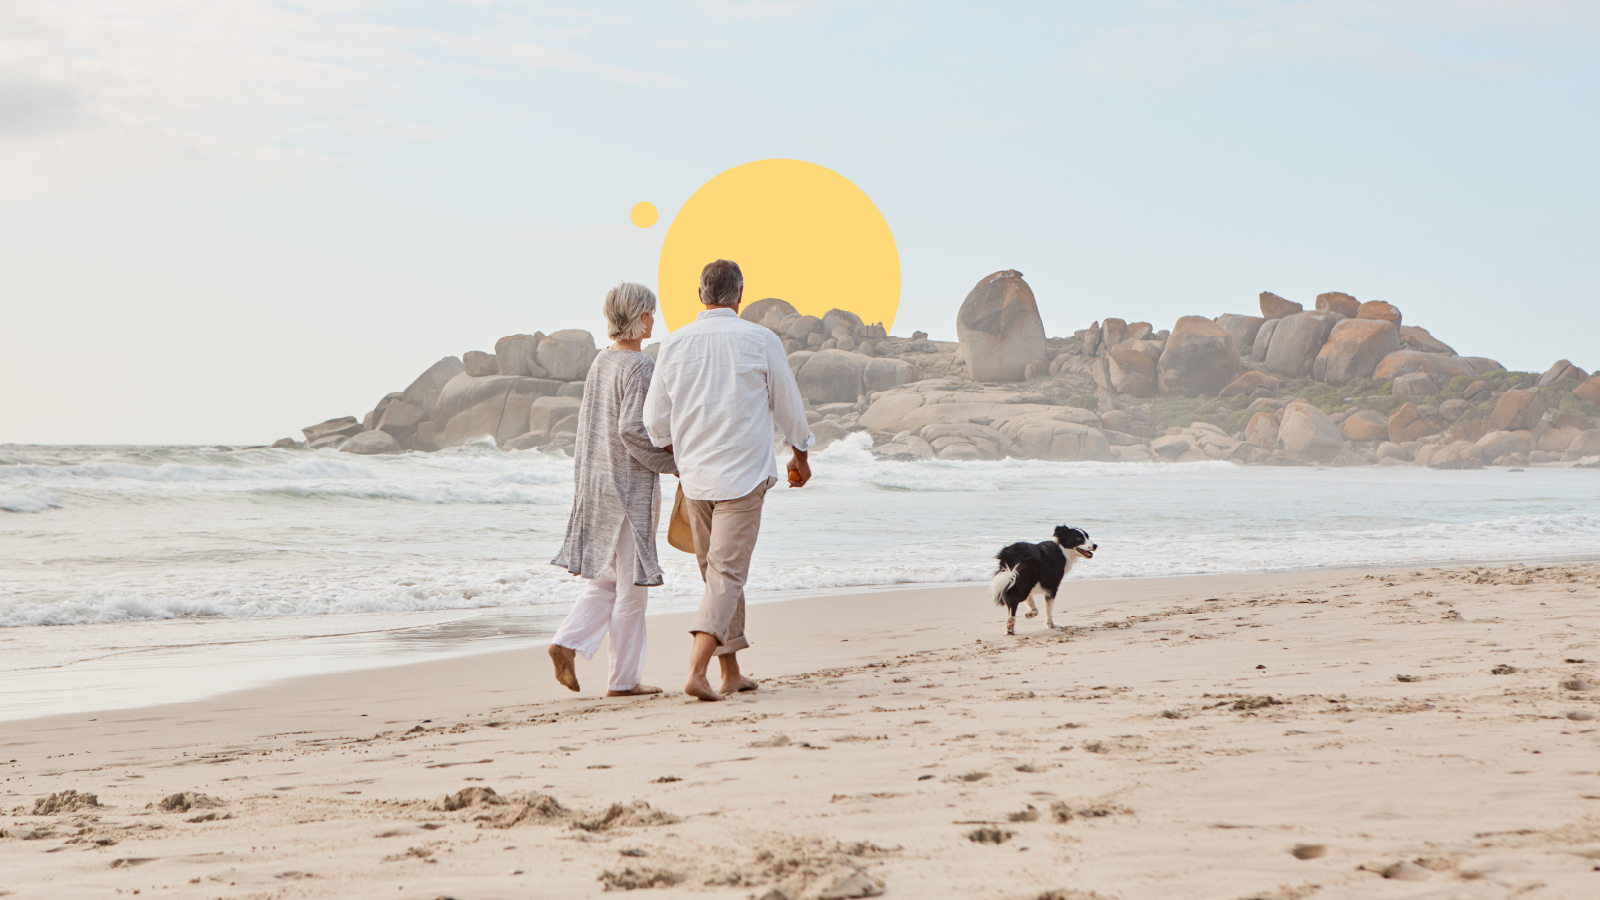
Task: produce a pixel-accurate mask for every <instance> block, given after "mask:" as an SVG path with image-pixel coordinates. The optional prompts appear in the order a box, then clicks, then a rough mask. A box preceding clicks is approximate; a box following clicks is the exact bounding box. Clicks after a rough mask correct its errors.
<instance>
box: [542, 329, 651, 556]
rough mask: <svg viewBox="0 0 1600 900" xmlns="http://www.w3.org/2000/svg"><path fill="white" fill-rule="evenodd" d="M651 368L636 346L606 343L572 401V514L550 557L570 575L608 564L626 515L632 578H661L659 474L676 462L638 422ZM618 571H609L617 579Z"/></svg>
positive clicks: (649, 359)
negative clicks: (614, 347) (575, 420)
mask: <svg viewBox="0 0 1600 900" xmlns="http://www.w3.org/2000/svg"><path fill="white" fill-rule="evenodd" d="M655 369H656V364H655V360H653V359H651V358H650V357H648V356H645V355H644V354H643V353H637V352H634V351H631V350H612V349H610V348H607V349H605V350H601V351H600V355H599V356H596V357H595V360H594V364H593V365H591V366H590V367H589V377H588V378H586V379H585V380H584V384H583V403H582V405H580V406H579V407H578V443H577V446H576V448H575V449H574V452H573V455H574V460H573V462H574V464H573V484H574V489H573V493H572V516H571V517H570V518H569V519H568V520H567V539H566V542H565V543H564V544H562V546H561V552H560V553H559V554H557V555H556V558H555V559H553V560H551V563H552V564H554V565H558V566H562V567H564V568H565V569H566V570H567V571H569V572H571V573H572V574H574V575H582V576H583V577H585V578H594V577H596V576H598V575H599V574H600V573H602V572H604V571H605V570H606V569H607V568H608V567H609V566H610V565H611V562H612V558H613V557H614V556H615V555H616V550H617V535H618V534H619V533H620V532H621V530H622V520H623V518H624V517H626V518H627V520H628V524H629V525H631V526H632V528H633V543H634V546H635V547H636V548H638V552H637V553H635V554H634V559H635V560H636V562H635V564H634V571H633V583H634V584H642V585H658V584H661V563H660V562H659V561H658V560H657V559H656V515H657V511H658V510H659V509H660V508H661V479H660V475H676V474H678V467H677V465H676V464H674V463H673V460H672V454H671V453H670V452H668V451H666V450H661V449H659V448H657V447H656V446H655V445H654V444H652V443H650V436H649V435H648V434H646V433H645V430H644V395H645V392H646V391H648V390H649V389H650V375H651V374H652V373H653V372H655ZM624 577H626V576H625V575H624V574H623V573H621V572H618V573H617V578H618V580H621V579H622V578H624Z"/></svg>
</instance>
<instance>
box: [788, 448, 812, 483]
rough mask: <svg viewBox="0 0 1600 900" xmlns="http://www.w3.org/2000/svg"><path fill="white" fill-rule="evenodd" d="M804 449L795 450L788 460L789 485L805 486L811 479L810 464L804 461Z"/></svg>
mask: <svg viewBox="0 0 1600 900" xmlns="http://www.w3.org/2000/svg"><path fill="white" fill-rule="evenodd" d="M806 456H807V454H806V451H804V450H795V451H794V457H793V458H792V459H790V460H789V487H805V486H806V482H808V481H810V480H811V464H810V463H809V462H806Z"/></svg>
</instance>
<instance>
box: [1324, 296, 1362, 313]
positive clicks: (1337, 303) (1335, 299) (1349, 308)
mask: <svg viewBox="0 0 1600 900" xmlns="http://www.w3.org/2000/svg"><path fill="white" fill-rule="evenodd" d="M1317 309H1320V310H1323V311H1324V312H1331V313H1338V314H1339V315H1341V316H1344V317H1345V318H1346V319H1354V318H1355V317H1356V316H1357V315H1360V313H1361V301H1359V300H1357V299H1356V298H1354V297H1352V296H1350V295H1349V294H1346V293H1344V292H1343V291H1329V292H1328V293H1326V294H1318V295H1317Z"/></svg>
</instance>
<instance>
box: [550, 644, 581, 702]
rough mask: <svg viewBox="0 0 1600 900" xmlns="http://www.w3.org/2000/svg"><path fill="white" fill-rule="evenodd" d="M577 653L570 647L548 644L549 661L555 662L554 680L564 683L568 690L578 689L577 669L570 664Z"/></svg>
mask: <svg viewBox="0 0 1600 900" xmlns="http://www.w3.org/2000/svg"><path fill="white" fill-rule="evenodd" d="M577 655H578V654H577V651H575V650H573V649H572V648H571V647H563V646H561V645H559V644H551V645H550V661H551V662H553V663H555V664H556V680H557V681H559V682H561V683H562V684H563V685H565V686H566V688H567V690H569V691H576V690H578V670H577V669H575V668H573V665H572V660H573V658H574V657H576V656H577Z"/></svg>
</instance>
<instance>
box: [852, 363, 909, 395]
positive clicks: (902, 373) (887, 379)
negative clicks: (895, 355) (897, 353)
mask: <svg viewBox="0 0 1600 900" xmlns="http://www.w3.org/2000/svg"><path fill="white" fill-rule="evenodd" d="M916 380H917V367H916V364H915V363H909V362H906V361H905V360H903V359H890V358H888V357H880V358H877V359H868V360H867V364H866V366H865V367H864V368H863V369H862V370H861V387H862V390H863V391H864V392H865V393H868V394H870V393H873V392H874V391H887V390H889V389H890V388H894V387H899V386H900V385H902V384H910V383H911V382H913V381H916Z"/></svg>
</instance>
